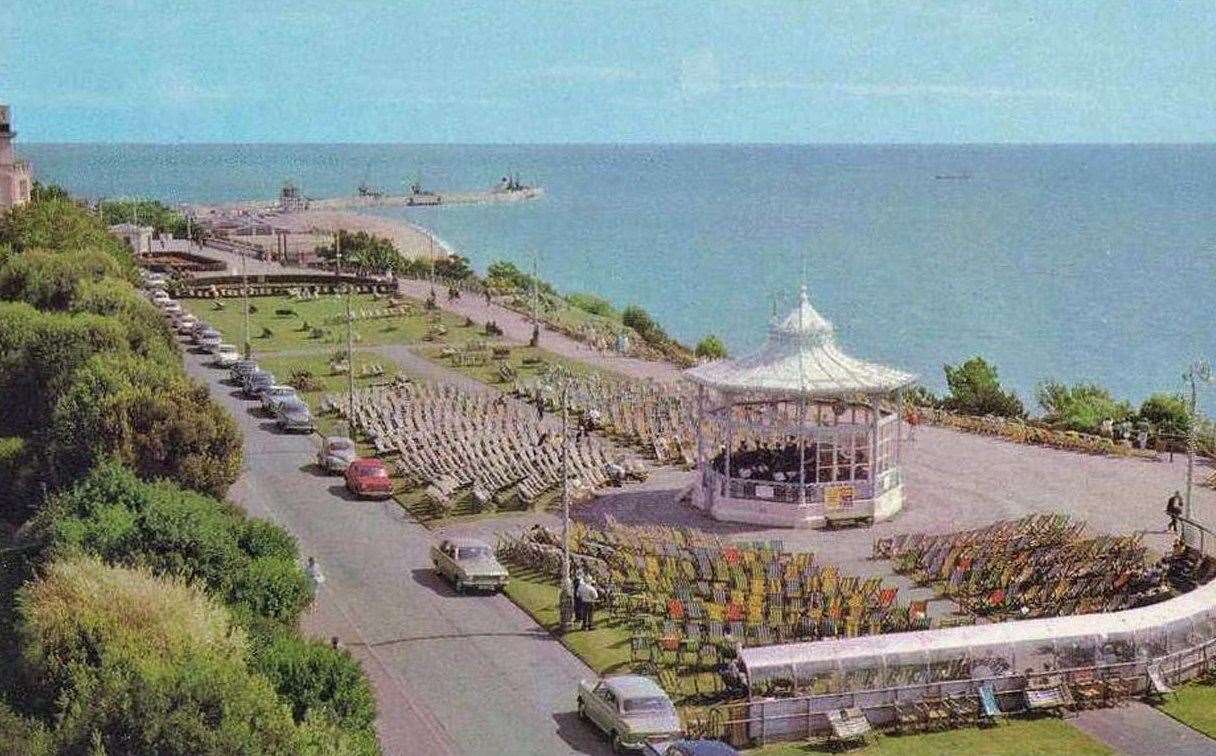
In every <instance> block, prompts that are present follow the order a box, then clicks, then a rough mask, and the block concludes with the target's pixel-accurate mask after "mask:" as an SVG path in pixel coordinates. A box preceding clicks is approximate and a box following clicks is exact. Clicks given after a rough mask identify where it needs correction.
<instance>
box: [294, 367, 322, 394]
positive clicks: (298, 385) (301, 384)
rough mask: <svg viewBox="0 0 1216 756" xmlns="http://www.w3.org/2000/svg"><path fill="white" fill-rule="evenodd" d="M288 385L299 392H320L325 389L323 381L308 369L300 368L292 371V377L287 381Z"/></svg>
mask: <svg viewBox="0 0 1216 756" xmlns="http://www.w3.org/2000/svg"><path fill="white" fill-rule="evenodd" d="M287 385H288V386H291V387H292V388H294V389H297V390H299V391H320V390H321V389H322V388H324V385H323V384H322V383H321V381H320V380H319V379H318V378H317V377H316V376H315V375H313V374H312V371H311V370H308V369H307V368H298V369H296V370H293V371H291V376H290V377H289V378H288V379H287Z"/></svg>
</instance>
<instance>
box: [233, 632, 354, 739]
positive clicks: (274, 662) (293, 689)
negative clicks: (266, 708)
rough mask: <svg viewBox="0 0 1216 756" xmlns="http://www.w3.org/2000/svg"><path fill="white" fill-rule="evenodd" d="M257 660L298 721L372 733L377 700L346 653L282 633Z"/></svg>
mask: <svg viewBox="0 0 1216 756" xmlns="http://www.w3.org/2000/svg"><path fill="white" fill-rule="evenodd" d="M253 656H254V659H253V663H252V667H253V669H255V670H257V671H258V672H260V673H261V674H262V675H264V676H265V677H266V679H268V680H269V681H270V683H271V685H273V686H274V688H275V690H276V691H277V692H278V694H279V695H280V696H282V697H283V699H284V700H286V701H287V702H288V703H289V704H290V705H291V707H292V716H293V717H294V718H295V721H296V722H304V721H306V720H308V719H309V718H312V717H316V716H323V717H326V718H330V719H331V720H332V721H333V722H335V723H336V724H338V725H339V726H340V727H341V728H342V729H344V730H350V731H352V732H357V731H366V732H369V733H370V732H371V731H372V723H373V721H374V720H375V718H376V699H375V696H374V695H373V694H372V690H371V686H370V685H369V684H368V682H367V678H365V677H364V676H363V672H362V670H361V668H360V667H359V663H358V662H357V661H355V659H354V658H353V657H352V656H351V655H350V654H349V653H348V652H346V651H343V650H335V649H333V648H331V647H330V646H328V645H327V644H324V643H318V642H316V641H311V640H305V639H302V638H299V637H297V636H295V635H288V634H285V633H278V634H275V635H274V636H272V637H270V638H269V639H268V640H267V641H266V642H265V644H264V645H263V646H261V647H260V648H257V649H255V651H254V654H253Z"/></svg>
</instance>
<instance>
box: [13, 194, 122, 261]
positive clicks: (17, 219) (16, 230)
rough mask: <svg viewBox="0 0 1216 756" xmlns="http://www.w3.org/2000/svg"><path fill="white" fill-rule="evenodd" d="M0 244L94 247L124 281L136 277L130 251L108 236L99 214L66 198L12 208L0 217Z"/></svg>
mask: <svg viewBox="0 0 1216 756" xmlns="http://www.w3.org/2000/svg"><path fill="white" fill-rule="evenodd" d="M0 243H3V244H9V245H11V246H12V248H13V249H14V250H16V251H18V252H25V251H27V250H31V249H45V250H50V251H53V252H75V251H77V250H82V249H93V250H97V251H99V252H104V253H105V254H107V255H109V256H110V257H112V258H114V259H115V260H116V261H117V262H118V264H119V265H120V266H121V268H122V270H123V271H125V275H126V277H127V278H128V280H130V281H135V280H136V279H135V263H134V261H133V259H132V257H131V251H130V250H128V249H127V248H126V247H125V246H124V245H123V243H122V242H120V241H118V240H117V239H115V238H114V237H112V236H110V232H109V230H108V228H107V226H106V224H105V223H104V222H103V221H102V219H101V218H100V217H98V216H96V215H94V214H92V213H90V212H89V211H88V210H86V209H84V208H82V207H80V206H79V205H77V204H75V203H74V202H72V201H71V200H68V199H64V198H58V197H56V198H50V199H46V200H44V201H40V202H30V203H27V204H25V205H22V206H21V207H14V208H12V209H11V210H9V211H8V213H7V214H6V215H4V216H3V217H0Z"/></svg>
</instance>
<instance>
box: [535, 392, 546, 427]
mask: <svg viewBox="0 0 1216 756" xmlns="http://www.w3.org/2000/svg"><path fill="white" fill-rule="evenodd" d="M544 419H545V400H544V399H543V398H541V395H540V392H537V394H536V422H538V423H539V422H540V421H541V420H544Z"/></svg>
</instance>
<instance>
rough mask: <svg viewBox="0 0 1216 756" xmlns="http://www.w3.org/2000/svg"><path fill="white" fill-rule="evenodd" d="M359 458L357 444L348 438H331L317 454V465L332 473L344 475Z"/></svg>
mask: <svg viewBox="0 0 1216 756" xmlns="http://www.w3.org/2000/svg"><path fill="white" fill-rule="evenodd" d="M358 458H359V452H358V450H357V449H356V448H355V442H354V441H351V440H350V439H349V438H347V437H346V436H330V437H329V438H327V439H325V443H324V444H323V445H322V446H321V450H320V451H319V452H317V464H318V465H320V466H321V469H322V470H324V471H325V472H330V473H344V472H346V468H348V467H350V463H351V462H354V461H355V460H356V459H358Z"/></svg>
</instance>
